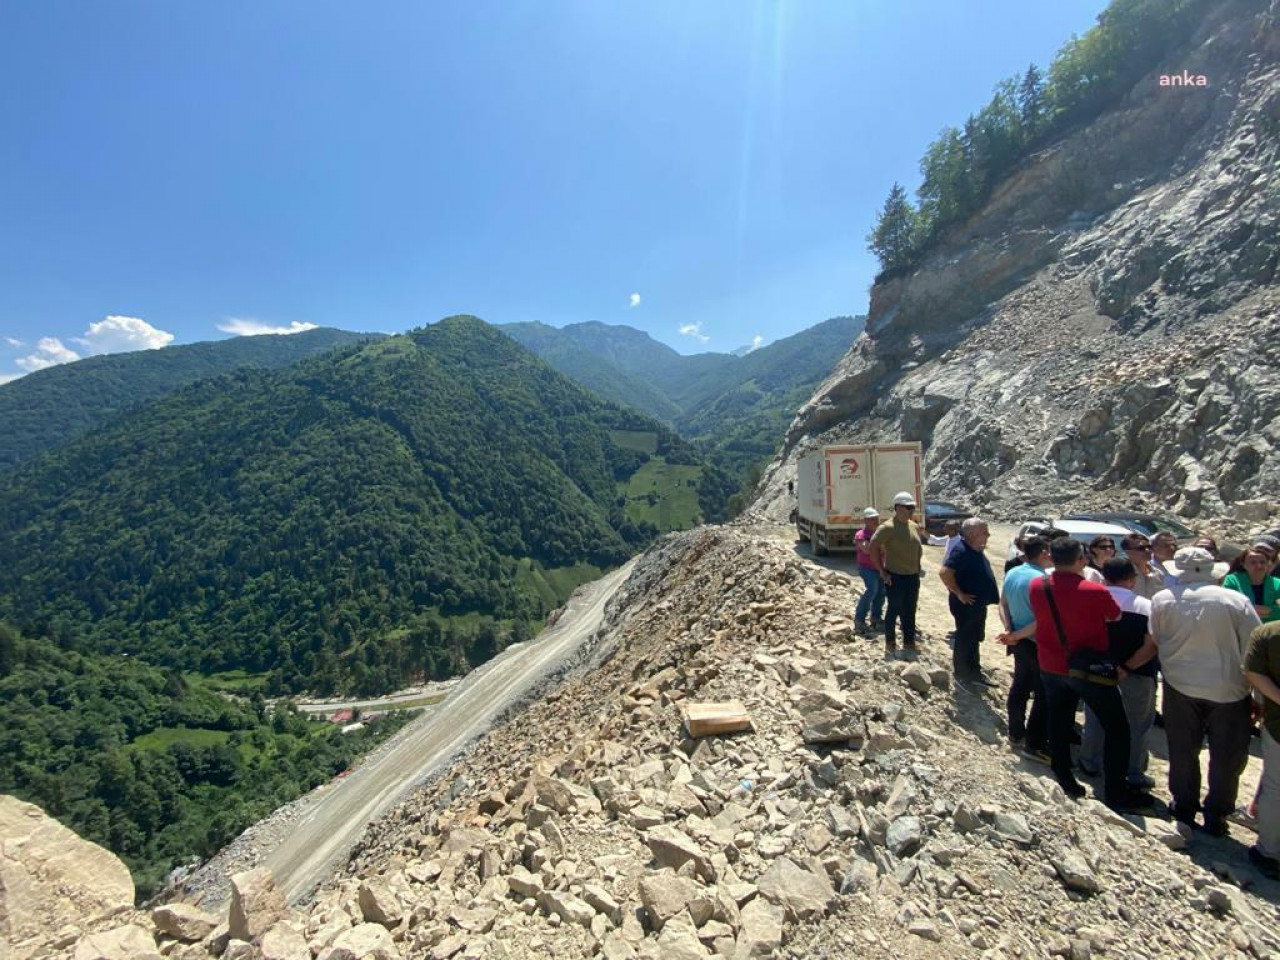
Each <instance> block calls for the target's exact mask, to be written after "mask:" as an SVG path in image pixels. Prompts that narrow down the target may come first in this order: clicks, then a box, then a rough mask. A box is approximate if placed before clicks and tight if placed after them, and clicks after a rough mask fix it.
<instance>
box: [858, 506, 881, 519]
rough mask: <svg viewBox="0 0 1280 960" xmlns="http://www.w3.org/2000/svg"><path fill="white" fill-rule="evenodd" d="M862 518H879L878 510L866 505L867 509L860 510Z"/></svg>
mask: <svg viewBox="0 0 1280 960" xmlns="http://www.w3.org/2000/svg"><path fill="white" fill-rule="evenodd" d="M862 519H863V520H879V519H880V511H879V510H877V509H876V508H875V507H867V509H865V510H863V511H862Z"/></svg>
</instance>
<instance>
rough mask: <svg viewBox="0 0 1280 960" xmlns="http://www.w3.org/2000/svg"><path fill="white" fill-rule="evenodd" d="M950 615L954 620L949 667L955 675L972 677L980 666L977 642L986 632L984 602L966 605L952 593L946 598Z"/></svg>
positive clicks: (978, 642) (980, 640)
mask: <svg viewBox="0 0 1280 960" xmlns="http://www.w3.org/2000/svg"><path fill="white" fill-rule="evenodd" d="M947 602H948V604H949V606H950V607H951V617H952V619H953V620H955V622H956V639H955V644H954V645H953V646H952V647H951V669H952V670H953V671H954V672H955V675H956V676H957V677H972V676H973V675H974V674H976V673H977V672H978V671H979V670H980V669H981V667H982V664H981V662H980V660H979V652H978V651H979V648H978V644H980V643H982V638H983V637H984V636H986V633H987V608H986V605H985V604H978V603H973V604H969V605H968V606H966V605H965V604H963V603H961V602H960V601H959V600H957V599H956V598H955V595H954V594H952V595H951V596H950V597H949V598H948V601H947Z"/></svg>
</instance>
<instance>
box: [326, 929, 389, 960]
mask: <svg viewBox="0 0 1280 960" xmlns="http://www.w3.org/2000/svg"><path fill="white" fill-rule="evenodd" d="M316 960H400V950H399V948H398V947H397V946H396V945H395V941H393V940H392V939H391V934H390V933H388V932H387V928H386V927H384V926H383V925H382V924H380V923H362V924H359V925H358V926H354V927H352V928H351V929H350V930H344V931H343V932H342V933H340V934H338V936H337V938H336V939H335V940H334V941H333V943H331V944H330V945H329V947H328V948H327V949H326V950H324V952H322V953H321V954H320V956H319V957H317V958H316Z"/></svg>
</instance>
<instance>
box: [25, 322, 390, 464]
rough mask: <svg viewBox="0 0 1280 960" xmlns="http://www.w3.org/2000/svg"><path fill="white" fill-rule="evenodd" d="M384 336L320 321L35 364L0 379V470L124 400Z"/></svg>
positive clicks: (88, 426)
mask: <svg viewBox="0 0 1280 960" xmlns="http://www.w3.org/2000/svg"><path fill="white" fill-rule="evenodd" d="M382 336H383V334H380V333H348V332H347V331H345V330H332V329H326V328H321V329H317V330H308V331H306V332H304V333H296V334H291V335H289V336H260V337H234V338H232V339H230V340H214V341H210V342H208V343H189V344H182V345H180V346H176V347H164V348H163V349H160V350H137V351H134V352H132V353H113V354H109V355H107V356H101V357H88V358H86V359H84V360H77V361H75V362H74V363H64V364H60V365H58V366H56V367H49V368H47V369H45V370H37V371H35V372H34V373H29V374H27V375H26V376H25V377H21V378H19V379H17V380H14V381H13V382H12V383H8V384H5V385H4V386H0V470H5V469H8V468H10V467H13V466H15V465H17V464H19V463H21V462H22V461H24V460H27V459H30V458H31V457H33V456H35V455H36V454H38V453H40V452H41V451H43V450H47V449H49V448H51V447H56V446H58V445H59V444H63V443H66V442H68V441H69V440H74V439H75V438H76V437H78V436H80V435H81V434H83V433H86V432H87V431H89V430H92V429H93V428H94V427H96V426H98V425H100V424H103V423H106V422H107V421H108V420H110V419H111V418H112V417H113V416H115V415H116V414H117V413H119V412H120V411H122V410H124V409H125V408H127V407H130V406H133V405H134V404H137V403H142V402H144V401H147V400H153V399H155V398H156V397H162V396H165V395H166V394H169V393H172V392H173V391H175V390H177V389H178V388H179V387H183V386H186V385H187V384H189V383H194V382H195V381H197V380H203V379H205V378H206V377H213V376H217V375H218V374H221V373H229V372H230V371H232V370H239V369H242V368H256V369H263V370H271V369H275V368H277V367H284V366H288V365H289V364H291V363H295V362H297V361H298V360H301V359H302V358H303V357H309V356H311V355H313V354H316V353H323V352H324V351H325V350H331V349H333V348H334V347H338V346H342V345H344V344H348V343H355V342H358V341H362V340H370V339H381V338H382Z"/></svg>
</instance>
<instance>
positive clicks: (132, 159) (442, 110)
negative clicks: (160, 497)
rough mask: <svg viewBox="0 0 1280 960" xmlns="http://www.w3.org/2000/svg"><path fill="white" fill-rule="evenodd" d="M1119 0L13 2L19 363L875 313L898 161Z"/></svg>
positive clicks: (699, 340) (724, 339) (1, 260)
mask: <svg viewBox="0 0 1280 960" xmlns="http://www.w3.org/2000/svg"><path fill="white" fill-rule="evenodd" d="M1102 6H1103V0H1058V2H1056V3H1034V4H1029V3H1026V2H1024V0H983V2H976V0H970V2H964V3H956V2H955V0H947V2H941V0H918V2H910V0H883V2H882V0H804V2H796V0H768V2H759V0H757V2H753V0H665V2H663V0H645V2H630V0H582V2H577V0H574V2H567V0H538V2H528V0H479V2H466V3H462V2H455V3H445V2H439V3H423V2H404V3H399V2H387V3H379V4H355V3H350V2H342V3H330V2H316V0H307V2H287V3H264V4H259V3H230V4H226V3H203V4H198V3H161V2H158V0H157V2H150V3H120V2H107V0H104V2H95V3H83V2H65V0H40V2H31V0H0V91H3V92H2V93H0V130H3V136H2V137H0V377H8V376H12V375H13V374H15V373H20V372H22V369H23V368H33V367H35V366H37V365H39V364H40V363H42V362H46V361H53V360H57V359H68V354H75V355H81V356H84V355H89V354H91V353H97V352H109V351H112V350H118V349H126V348H135V347H139V346H158V345H161V344H163V343H167V342H175V343H187V342H193V341H197V340H208V339H216V338H219V337H223V336H227V335H230V334H232V333H234V332H252V331H256V330H261V329H297V328H298V327H300V326H303V325H307V324H317V325H324V326H336V327H342V328H345V329H351V330H383V331H389V332H395V331H401V330H406V329H409V328H410V327H414V326H419V325H422V324H424V323H429V322H433V321H435V320H437V319H439V318H440V317H442V316H447V315H449V314H452V313H474V314H476V315H478V316H481V317H483V318H485V319H486V320H489V321H491V322H494V323H505V322H512V321H527V320H539V321H542V322H544V323H550V324H554V325H557V326H559V325H562V324H565V323H571V322H577V321H582V320H600V321H603V322H605V323H627V324H630V325H632V326H635V327H639V328H640V329H643V330H646V331H648V332H649V333H650V334H652V335H653V336H654V337H656V338H658V339H659V340H662V341H664V342H666V343H669V344H671V345H672V346H674V347H676V349H678V350H681V351H682V352H686V353H688V352H695V351H698V350H731V349H733V348H735V347H737V346H739V345H741V344H744V343H749V342H751V341H752V340H753V338H755V337H760V338H761V339H762V340H763V341H764V342H768V341H771V340H774V339H777V338H779V337H782V336H787V335H789V334H791V333H794V332H796V331H798V330H801V329H804V328H805V327H808V326H812V325H813V324H815V323H818V322H820V321H822V320H824V319H826V318H828V317H831V316H835V315H839V314H850V313H860V312H862V311H863V310H865V308H866V303H867V290H868V287H869V285H870V282H871V277H872V275H873V274H874V272H875V264H874V260H873V258H872V257H871V256H870V254H868V253H867V251H866V249H865V242H864V237H865V235H866V233H867V231H868V230H869V229H870V226H871V223H872V219H873V217H874V215H875V213H876V211H877V209H878V208H879V206H880V204H881V203H882V201H883V199H884V195H885V194H886V192H887V191H888V188H889V186H890V184H891V183H892V182H893V181H894V180H895V179H898V180H901V181H903V182H904V183H906V184H908V185H909V186H910V187H912V188H914V186H915V184H916V182H917V178H918V173H917V163H918V160H919V157H920V155H921V153H922V152H923V150H924V147H925V146H926V144H927V143H928V142H929V140H931V139H932V138H933V137H934V136H935V135H936V134H937V132H938V130H939V129H940V128H941V127H942V126H943V125H944V124H947V123H959V122H962V121H963V119H964V117H965V116H966V115H967V114H968V113H969V112H971V111H973V110H976V109H977V108H978V107H979V106H981V104H982V103H984V102H985V101H986V99H987V98H988V97H989V96H990V93H991V89H992V86H993V85H994V84H995V83H996V81H998V80H999V79H1001V78H1002V77H1005V76H1008V75H1010V74H1013V73H1019V72H1021V71H1022V70H1023V69H1025V67H1026V65H1027V63H1028V62H1030V61H1033V60H1034V61H1036V62H1038V63H1040V64H1041V65H1042V66H1043V65H1045V64H1047V62H1048V60H1049V59H1050V57H1051V56H1052V54H1053V52H1054V51H1055V50H1056V49H1057V48H1058V46H1059V45H1060V44H1061V43H1062V42H1063V41H1064V40H1066V39H1067V38H1068V37H1069V36H1070V35H1071V34H1072V33H1073V32H1077V33H1078V32H1083V31H1084V30H1085V29H1087V28H1088V27H1089V26H1090V25H1091V24H1092V23H1093V21H1094V18H1095V17H1096V15H1097V13H1098V12H1099V10H1100V9H1101V8H1102ZM633 295H638V297H637V296H633ZM681 328H684V330H685V333H683V334H682V333H681V332H680V330H681ZM48 338H55V339H56V341H57V344H56V346H55V345H54V344H53V343H51V342H50V340H49V339H48ZM42 340H44V345H43V347H41V346H40V344H41V341H42Z"/></svg>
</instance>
